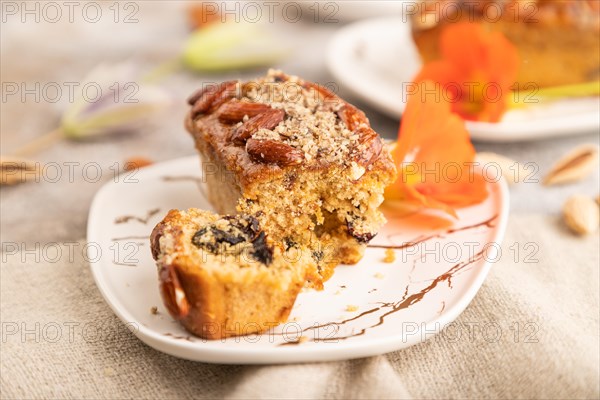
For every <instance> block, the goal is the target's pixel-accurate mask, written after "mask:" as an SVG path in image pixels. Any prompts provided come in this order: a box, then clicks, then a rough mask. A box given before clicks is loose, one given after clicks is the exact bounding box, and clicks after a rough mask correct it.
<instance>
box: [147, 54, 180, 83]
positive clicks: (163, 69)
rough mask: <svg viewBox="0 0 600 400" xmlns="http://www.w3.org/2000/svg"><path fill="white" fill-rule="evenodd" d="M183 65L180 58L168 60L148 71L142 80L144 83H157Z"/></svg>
mask: <svg viewBox="0 0 600 400" xmlns="http://www.w3.org/2000/svg"><path fill="white" fill-rule="evenodd" d="M182 66H183V65H182V63H181V59H180V58H175V59H172V60H169V61H166V62H164V63H162V64H159V65H158V66H157V67H155V68H153V69H151V70H150V71H149V72H147V73H146V75H144V76H143V77H142V79H141V80H142V82H144V83H157V82H159V81H161V80H163V79H164V78H166V77H167V76H169V75H171V74H173V73H174V72H177V71H178V70H179V69H180V68H181V67H182Z"/></svg>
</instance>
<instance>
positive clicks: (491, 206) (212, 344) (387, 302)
mask: <svg viewBox="0 0 600 400" xmlns="http://www.w3.org/2000/svg"><path fill="white" fill-rule="evenodd" d="M200 178H201V176H200V166H199V161H198V158H197V157H187V158H182V159H177V160H173V161H169V162H164V163H160V164H155V165H152V166H150V167H146V168H143V169H141V170H139V171H138V172H137V173H135V174H132V173H124V174H122V175H120V176H119V179H117V182H113V181H111V182H109V183H107V184H106V185H105V186H104V187H102V189H100V191H99V192H98V193H97V194H96V196H95V198H94V201H93V204H92V206H91V209H90V214H89V219H88V238H87V239H88V242H89V243H93V247H94V248H95V249H100V252H99V253H98V254H100V255H101V256H98V257H95V258H94V257H90V258H91V262H90V264H91V270H92V274H93V276H94V279H95V281H96V285H97V286H98V288H99V289H100V292H101V293H102V295H103V296H104V299H105V300H106V302H107V303H108V304H109V306H110V307H111V308H112V310H113V311H114V312H115V314H117V315H118V316H119V318H120V319H121V320H122V321H123V322H124V323H126V324H127V326H128V327H129V328H130V329H131V330H132V331H133V332H134V333H135V334H136V335H137V336H138V337H139V338H140V339H141V340H142V341H144V342H145V343H147V344H148V345H150V346H152V347H154V348H155V349H157V350H159V351H163V352H165V353H168V354H171V355H174V356H176V357H181V358H185V359H190V360H195V361H203V362H212V363H237V364H266V363H291V362H312V361H329V360H340V359H349V358H357V357H367V356H373V355H377V354H382V353H386V352H390V351H394V350H398V349H402V348H404V347H408V346H411V345H413V344H416V343H420V342H422V341H424V340H426V339H429V338H431V337H432V336H433V335H434V334H435V333H436V332H439V331H440V330H441V329H443V328H444V326H446V325H447V324H449V323H451V322H452V321H454V319H456V317H458V315H459V314H460V313H461V312H462V311H463V310H464V309H465V308H466V307H467V305H468V304H469V303H470V302H471V300H472V299H473V297H474V296H475V294H476V293H477V291H478V290H479V288H480V287H481V284H482V283H483V281H484V279H485V277H486V275H487V273H488V271H489V269H490V267H491V265H492V262H493V261H494V260H496V259H497V257H499V255H498V254H497V250H498V249H499V247H500V241H501V240H502V237H503V235H504V229H505V226H506V220H507V216H508V192H507V189H506V185H505V184H504V183H503V182H501V183H494V184H490V185H489V190H490V196H489V197H488V199H487V200H486V201H485V202H483V203H481V204H479V205H476V206H472V207H468V208H464V209H461V210H459V216H460V218H459V219H458V220H457V221H456V222H454V225H453V226H451V227H445V228H443V229H439V230H433V229H424V228H423V227H422V224H421V225H420V224H416V223H415V218H416V215H415V214H414V213H413V214H410V215H404V216H394V215H393V214H390V213H386V216H387V217H388V221H389V222H388V223H387V225H386V226H385V227H384V229H383V230H382V231H381V232H380V233H379V235H378V236H377V237H376V238H375V239H374V240H373V241H372V243H371V245H374V246H377V245H380V246H381V245H390V244H394V245H401V244H403V243H416V244H415V245H413V246H408V247H406V248H404V249H402V250H401V249H398V250H395V254H396V260H395V261H394V262H392V263H385V262H383V258H384V255H385V249H383V248H376V247H371V248H368V249H367V251H366V254H365V257H364V258H363V259H362V260H361V261H360V262H359V263H358V264H357V265H354V266H346V265H340V266H338V267H337V269H336V272H335V274H334V276H333V277H332V278H331V279H330V280H329V281H327V282H326V283H325V289H324V290H323V291H320V292H318V291H314V290H304V291H303V292H302V293H300V295H299V296H298V299H297V301H296V304H295V305H294V308H293V310H292V313H291V315H290V319H289V322H287V323H286V324H283V325H280V326H279V327H277V328H275V330H274V331H272V332H267V333H264V334H262V335H252V336H246V337H234V338H228V339H226V340H214V341H207V340H203V339H201V338H198V337H195V336H193V335H191V334H189V333H188V332H186V331H185V330H184V329H183V328H182V327H181V326H180V325H179V324H178V323H177V322H176V321H174V320H173V319H172V318H171V317H170V316H169V314H168V312H167V310H166V309H165V307H164V306H163V304H162V301H161V298H160V294H159V290H158V273H157V270H156V266H155V263H154V260H153V259H152V256H151V254H150V246H149V239H148V238H149V236H150V233H151V231H152V229H153V227H154V226H155V224H156V223H158V222H159V221H160V220H161V219H162V218H163V216H164V215H165V214H166V213H167V212H168V210H169V209H172V208H179V209H187V208H190V207H198V208H203V209H211V207H210V205H209V203H208V202H207V201H206V199H205V198H204V197H203V195H202V191H201V190H200V188H201V184H200V183H199V180H200ZM348 306H355V307H357V309H356V310H355V311H348V309H347V308H348ZM152 307H157V309H158V313H156V314H155V313H152V312H151V311H150V310H151V308H152ZM386 314H387V315H386ZM380 318H383V319H380ZM379 321H383V323H381V324H379ZM442 334H443V333H442ZM301 336H302V337H304V338H305V339H299V338H300V337H301ZM301 340H306V341H304V342H302V343H298V342H299V341H301Z"/></svg>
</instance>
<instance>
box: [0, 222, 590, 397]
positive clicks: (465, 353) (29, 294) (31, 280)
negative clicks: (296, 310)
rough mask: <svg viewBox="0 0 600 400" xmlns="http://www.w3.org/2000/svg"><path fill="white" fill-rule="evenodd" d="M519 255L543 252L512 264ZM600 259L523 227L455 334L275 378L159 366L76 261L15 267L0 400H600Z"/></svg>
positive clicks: (187, 364)
mask: <svg viewBox="0 0 600 400" xmlns="http://www.w3.org/2000/svg"><path fill="white" fill-rule="evenodd" d="M39 228H40V229H51V227H47V226H41V227H39ZM515 243H518V244H521V245H522V244H524V243H536V244H537V245H539V250H538V251H537V252H536V254H535V255H534V256H532V260H529V261H531V262H524V261H523V258H524V257H523V256H521V257H520V258H521V259H520V260H517V262H515V260H514V255H513V253H512V252H511V251H510V250H509V247H510V246H511V245H513V244H515ZM70 246H75V245H74V244H71V245H70ZM75 247H76V246H75ZM76 248H77V247H76ZM79 248H81V246H79ZM598 251H599V250H598V235H594V236H591V237H588V238H586V239H580V238H576V237H573V235H571V234H570V233H568V232H567V231H566V230H565V228H564V227H563V226H562V224H561V223H560V221H559V220H558V219H557V218H554V217H543V216H539V215H529V216H524V215H520V216H514V217H512V218H511V220H510V223H509V225H508V232H507V235H506V239H505V241H504V245H503V257H502V258H501V259H500V260H499V262H498V263H496V264H495V265H494V266H493V268H492V270H491V272H490V275H489V277H488V279H487V280H486V281H485V283H484V285H483V287H482V289H481V291H480V292H479V293H478V294H477V296H476V297H475V300H474V301H473V303H472V304H471V305H470V306H469V307H468V308H467V310H466V311H465V312H464V313H463V314H462V315H461V316H460V317H459V319H458V320H457V323H456V324H454V325H453V327H452V332H444V333H442V334H440V335H438V336H436V337H434V338H432V339H430V340H428V341H427V342H424V343H422V344H419V345H416V346H413V347H411V348H408V349H405V350H401V351H397V352H394V353H390V354H386V355H382V356H378V357H373V358H367V359H359V360H350V361H344V362H332V363H315V364H300V365H276V366H238V365H231V366H228V365H210V364H202V363H197V362H191V361H185V360H180V359H177V358H174V357H171V356H168V355H166V354H162V353H160V352H158V351H156V350H153V349H152V348H150V347H148V346H146V345H144V344H143V343H142V342H141V341H139V340H138V339H137V338H136V337H135V336H134V335H133V334H131V333H129V332H128V331H127V330H126V329H125V328H124V325H123V324H122V323H121V322H120V321H119V320H118V319H117V317H115V316H114V314H113V313H112V312H111V310H110V309H109V307H108V306H107V305H106V304H105V303H104V301H103V299H102V297H101V295H100V293H99V292H98V290H97V289H96V287H95V285H94V282H93V279H92V277H91V274H90V270H89V266H88V264H87V263H86V262H85V261H84V260H83V259H82V258H81V256H80V252H77V251H76V252H74V253H75V257H76V258H75V259H74V262H73V263H70V262H68V261H69V260H68V257H66V256H65V257H63V260H61V261H58V262H56V263H47V262H40V263H37V264H36V263H33V262H31V261H27V260H28V258H31V257H32V256H31V255H28V254H21V253H17V254H14V255H10V256H8V255H6V254H5V255H4V256H3V257H5V261H6V263H3V265H2V270H1V274H2V275H1V278H2V285H1V290H0V295H1V302H0V303H1V315H2V324H3V335H2V352H1V355H0V357H1V361H2V378H1V379H2V397H3V398H7V399H8V398H84V397H86V398H214V397H225V398H339V399H345V398H482V397H486V398H598V395H599V393H600V392H599V386H598V382H599V381H598V373H599V366H598V357H599V347H598V346H599V345H598V329H599V326H598V310H599V308H598V291H599V288H598V282H599V276H598V263H599V257H598ZM22 258H24V259H25V260H26V262H25V263H22V262H21V260H22ZM50 258H52V256H50ZM3 261H4V260H3ZM36 324H37V326H36ZM517 326H519V331H518V332H517V329H516V328H517ZM57 327H58V328H57ZM59 329H60V332H59ZM498 332H500V334H501V337H499V338H498V336H499V334H498Z"/></svg>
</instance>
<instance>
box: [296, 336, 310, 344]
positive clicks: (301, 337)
mask: <svg viewBox="0 0 600 400" xmlns="http://www.w3.org/2000/svg"><path fill="white" fill-rule="evenodd" d="M306 341H308V336H300V337H299V338H298V344H300V343H304V342H306Z"/></svg>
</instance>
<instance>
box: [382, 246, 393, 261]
mask: <svg viewBox="0 0 600 400" xmlns="http://www.w3.org/2000/svg"><path fill="white" fill-rule="evenodd" d="M394 261H396V252H395V251H394V249H386V250H385V257H384V258H383V262H384V263H393V262H394Z"/></svg>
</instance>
